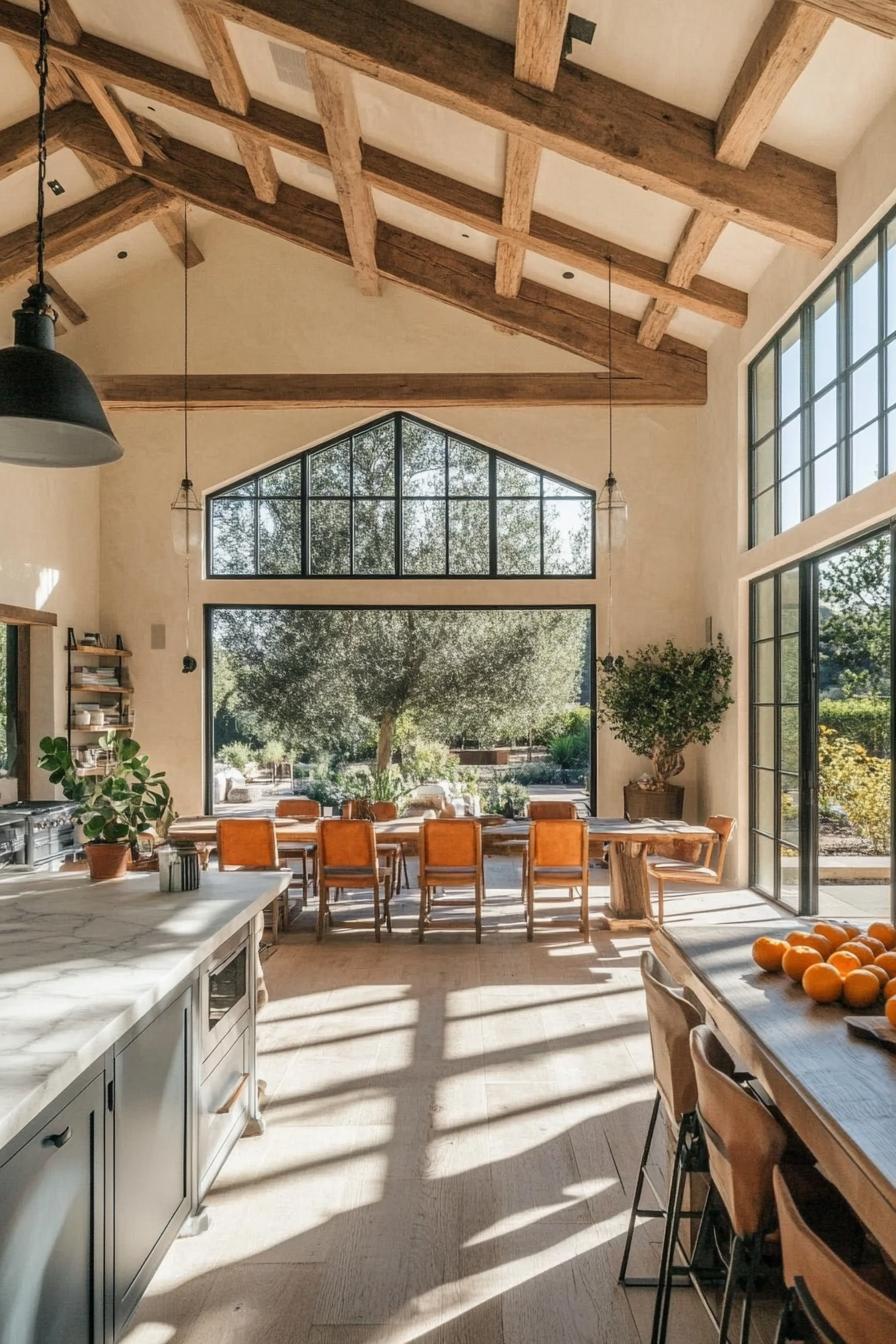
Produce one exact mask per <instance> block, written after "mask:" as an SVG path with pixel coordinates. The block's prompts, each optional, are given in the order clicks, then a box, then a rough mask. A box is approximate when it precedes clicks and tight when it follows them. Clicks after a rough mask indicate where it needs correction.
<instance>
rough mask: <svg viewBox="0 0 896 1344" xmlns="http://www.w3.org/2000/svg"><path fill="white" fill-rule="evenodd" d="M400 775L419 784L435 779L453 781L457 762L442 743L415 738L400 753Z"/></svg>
mask: <svg viewBox="0 0 896 1344" xmlns="http://www.w3.org/2000/svg"><path fill="white" fill-rule="evenodd" d="M401 769H402V773H403V774H404V775H405V776H406V777H407V778H409V779H413V780H415V781H416V782H417V783H419V784H425V783H429V782H431V781H432V780H436V779H455V778H456V776H457V761H456V760H455V758H454V757H453V756H452V755H451V752H450V751H449V750H448V748H447V747H446V746H445V744H444V742H428V741H426V740H425V739H422V738H416V739H414V740H412V741H410V742H408V744H407V746H405V747H403V748H402V752H401Z"/></svg>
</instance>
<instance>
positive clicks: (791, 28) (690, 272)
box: [638, 0, 833, 348]
mask: <svg viewBox="0 0 896 1344" xmlns="http://www.w3.org/2000/svg"><path fill="white" fill-rule="evenodd" d="M832 23H833V19H832V18H831V16H830V15H828V14H822V13H821V12H820V11H818V10H816V9H814V8H812V7H811V6H810V5H806V4H802V3H798V2H797V0H774V4H773V5H772V7H771V9H770V10H769V12H768V14H767V15H766V17H765V20H764V22H763V24H762V26H761V28H760V29H759V32H758V33H757V35H756V38H755V40H754V42H753V45H752V46H751V47H750V50H749V52H748V53H747V56H746V59H745V60H744V63H743V65H742V66H741V68H740V71H739V72H738V75H737V78H736V79H735V81H734V84H733V85H732V88H731V92H730V93H729V95H728V97H727V98H726V100H725V105H724V107H723V108H722V111H721V114H720V116H719V119H718V121H717V123H716V140H715V152H716V158H717V159H718V160H719V161H720V162H722V163H725V164H727V165H728V166H729V167H732V168H736V169H740V170H741V171H746V170H747V166H748V164H749V163H750V162H751V160H752V158H753V155H754V154H755V153H757V151H758V149H759V146H760V142H761V140H762V137H763V135H764V134H765V132H766V131H767V130H768V127H769V125H770V124H771V121H772V118H773V117H774V115H775V113H776V112H777V110H778V108H779V107H780V106H781V104H782V102H783V101H784V99H785V98H786V96H787V94H788V93H789V91H790V90H791V89H792V88H793V86H794V84H795V83H796V81H797V79H798V78H799V77H800V75H801V74H802V72H803V71H804V70H805V68H806V66H807V65H808V64H809V61H810V60H811V59H812V57H813V56H814V54H815V52H816V51H817V50H818V45H819V43H820V42H821V40H822V38H823V37H824V35H825V33H826V32H827V31H828V29H829V28H830V26H831V24H832ZM725 223H726V221H725V220H722V219H720V218H719V216H718V215H713V214H709V213H707V212H706V211H703V210H697V211H695V212H694V213H693V214H692V215H691V217H690V219H689V220H688V223H687V225H686V226H685V229H684V232H683V233H682V235H681V237H680V239H679V240H678V244H677V246H676V248H675V252H674V253H673V255H672V260H671V261H670V263H669V272H668V277H669V279H670V280H672V281H673V282H674V283H676V284H679V285H684V286H687V285H690V284H691V283H692V282H693V280H694V278H695V277H696V275H697V274H698V272H699V270H700V268H701V266H703V264H704V263H705V261H706V259H707V257H708V256H709V254H710V252H711V251H712V249H713V247H714V246H715V244H716V243H717V242H718V239H719V237H720V236H721V233H722V231H723V229H724V227H725ZM676 311H677V309H676V305H675V304H674V303H670V302H669V301H668V300H663V299H655V300H653V302H652V303H649V304H648V305H647V309H646V311H645V313H644V317H643V318H642V321H641V331H640V334H639V337H638V339H639V340H640V341H641V343H642V344H643V345H647V346H650V347H651V348H655V347H656V346H657V345H658V344H659V342H660V341H661V340H662V338H663V335H664V333H665V331H666V330H667V328H668V326H669V323H670V322H671V321H672V319H673V317H674V316H675V313H676Z"/></svg>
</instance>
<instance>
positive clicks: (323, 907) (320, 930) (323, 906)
mask: <svg viewBox="0 0 896 1344" xmlns="http://www.w3.org/2000/svg"><path fill="white" fill-rule="evenodd" d="M327 895H328V889H327V884H326V882H318V884H317V941H318V942H320V941H321V939H322V938H323V936H324V925H325V923H326V919H327V914H328V910H327Z"/></svg>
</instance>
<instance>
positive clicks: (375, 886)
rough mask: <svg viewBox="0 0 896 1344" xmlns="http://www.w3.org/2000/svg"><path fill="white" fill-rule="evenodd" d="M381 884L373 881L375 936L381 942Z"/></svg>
mask: <svg viewBox="0 0 896 1344" xmlns="http://www.w3.org/2000/svg"><path fill="white" fill-rule="evenodd" d="M380 923H381V919H380V884H379V882H377V881H374V883H373V936H374V938H375V939H376V941H377V942H378V943H379V942H381V941H382V938H381V934H380Z"/></svg>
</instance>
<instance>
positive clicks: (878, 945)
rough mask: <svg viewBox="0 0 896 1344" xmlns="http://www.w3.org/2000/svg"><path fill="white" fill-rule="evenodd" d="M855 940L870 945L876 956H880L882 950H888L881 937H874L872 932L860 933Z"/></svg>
mask: <svg viewBox="0 0 896 1344" xmlns="http://www.w3.org/2000/svg"><path fill="white" fill-rule="evenodd" d="M854 941H855V942H857V943H864V944H865V946H866V947H870V948H871V951H872V952H873V953H874V955H875V956H876V957H879V956H880V954H881V952H886V950H887V949H886V948H885V947H884V945H883V943H882V942H881V940H880V939H879V938H872V937H871V934H870V933H860V934H859V936H858V938H856V939H854Z"/></svg>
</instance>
